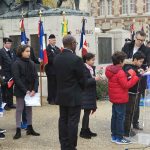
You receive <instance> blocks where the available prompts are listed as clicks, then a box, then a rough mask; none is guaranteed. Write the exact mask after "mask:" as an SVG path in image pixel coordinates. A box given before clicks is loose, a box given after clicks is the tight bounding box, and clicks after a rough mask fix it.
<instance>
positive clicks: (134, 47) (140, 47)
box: [122, 31, 150, 130]
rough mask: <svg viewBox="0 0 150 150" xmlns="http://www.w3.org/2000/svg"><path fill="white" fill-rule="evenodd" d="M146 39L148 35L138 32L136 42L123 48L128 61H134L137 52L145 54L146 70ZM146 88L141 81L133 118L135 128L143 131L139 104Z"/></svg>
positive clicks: (148, 58) (149, 53)
mask: <svg viewBox="0 0 150 150" xmlns="http://www.w3.org/2000/svg"><path fill="white" fill-rule="evenodd" d="M145 38H146V34H145V32H143V31H137V32H136V35H135V40H134V41H132V42H130V43H126V44H125V45H124V47H123V48H122V51H124V52H125V53H126V54H127V58H128V59H132V57H133V55H134V54H135V53H136V52H137V51H141V52H142V53H144V54H145V56H146V58H145V60H144V63H143V66H142V68H143V69H144V70H145V69H146V67H147V66H150V49H149V48H148V47H146V46H145V45H144V41H145ZM145 88H146V82H145V79H141V81H140V86H139V91H140V93H139V95H138V96H137V97H138V98H137V104H138V105H137V107H136V108H135V111H134V116H133V128H135V129H138V130H141V129H142V128H140V126H139V121H138V120H139V113H140V110H139V102H140V96H141V94H143V93H144V91H145Z"/></svg>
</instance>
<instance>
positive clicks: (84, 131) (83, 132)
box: [80, 129, 91, 139]
mask: <svg viewBox="0 0 150 150" xmlns="http://www.w3.org/2000/svg"><path fill="white" fill-rule="evenodd" d="M80 137H82V138H84V139H91V135H90V134H89V131H88V129H81V131H80Z"/></svg>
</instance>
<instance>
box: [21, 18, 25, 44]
mask: <svg viewBox="0 0 150 150" xmlns="http://www.w3.org/2000/svg"><path fill="white" fill-rule="evenodd" d="M20 30H21V45H25V44H27V37H26V33H25V28H24V18H22V19H21V20H20Z"/></svg>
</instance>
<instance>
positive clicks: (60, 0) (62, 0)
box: [57, 0, 80, 10]
mask: <svg viewBox="0 0 150 150" xmlns="http://www.w3.org/2000/svg"><path fill="white" fill-rule="evenodd" d="M64 1H67V0H58V2H57V7H60V6H61V5H62V2H64ZM74 3H75V8H76V10H79V4H80V0H74Z"/></svg>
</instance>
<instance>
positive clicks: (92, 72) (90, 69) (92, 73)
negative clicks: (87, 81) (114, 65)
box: [85, 63, 94, 77]
mask: <svg viewBox="0 0 150 150" xmlns="http://www.w3.org/2000/svg"><path fill="white" fill-rule="evenodd" d="M85 65H86V67H87V68H88V69H89V71H90V74H91V76H92V77H94V70H93V68H92V67H91V66H90V65H88V64H87V63H85Z"/></svg>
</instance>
